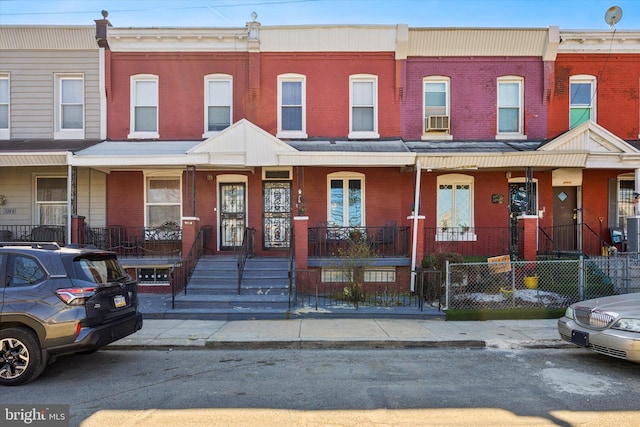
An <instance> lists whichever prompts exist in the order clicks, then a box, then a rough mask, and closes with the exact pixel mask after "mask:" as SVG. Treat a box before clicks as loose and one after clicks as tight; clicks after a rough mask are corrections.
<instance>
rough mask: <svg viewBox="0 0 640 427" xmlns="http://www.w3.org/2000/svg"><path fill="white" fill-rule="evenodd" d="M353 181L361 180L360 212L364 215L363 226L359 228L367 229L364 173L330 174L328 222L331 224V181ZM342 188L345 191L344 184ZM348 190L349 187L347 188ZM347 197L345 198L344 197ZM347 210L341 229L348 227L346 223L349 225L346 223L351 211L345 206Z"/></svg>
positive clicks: (344, 212)
mask: <svg viewBox="0 0 640 427" xmlns="http://www.w3.org/2000/svg"><path fill="white" fill-rule="evenodd" d="M351 179H357V180H360V183H361V185H360V189H361V191H362V200H361V201H360V210H361V213H362V224H360V225H359V226H358V227H366V225H367V218H366V212H367V210H366V207H365V200H366V197H365V196H366V193H365V175H364V174H363V173H358V172H334V173H330V174H328V175H327V221H328V222H331V180H342V181H343V182H345V181H347V182H348V181H349V180H351ZM342 188H343V189H344V188H345V187H344V184H343V186H342ZM347 188H348V186H347ZM343 197H345V196H343ZM344 207H345V209H344V211H343V212H342V216H343V217H342V224H340V225H338V226H339V227H347V225H345V222H346V223H348V221H345V216H347V215H348V211H349V209H347V206H346V205H344Z"/></svg>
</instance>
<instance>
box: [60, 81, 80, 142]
mask: <svg viewBox="0 0 640 427" xmlns="http://www.w3.org/2000/svg"><path fill="white" fill-rule="evenodd" d="M64 80H81V81H82V129H63V128H62V82H63V81H64ZM84 90H85V85H84V75H83V74H55V109H54V121H55V124H54V126H55V130H54V132H53V139H84V135H85V128H86V116H85V112H86V110H85V109H86V97H85V94H84Z"/></svg>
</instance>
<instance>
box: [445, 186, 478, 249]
mask: <svg viewBox="0 0 640 427" xmlns="http://www.w3.org/2000/svg"><path fill="white" fill-rule="evenodd" d="M473 183H474V180H473V177H471V176H467V175H461V174H450V175H441V176H439V177H438V208H437V209H438V233H437V240H475V235H473V233H472V232H469V230H473V226H474V225H473V224H474V213H473Z"/></svg>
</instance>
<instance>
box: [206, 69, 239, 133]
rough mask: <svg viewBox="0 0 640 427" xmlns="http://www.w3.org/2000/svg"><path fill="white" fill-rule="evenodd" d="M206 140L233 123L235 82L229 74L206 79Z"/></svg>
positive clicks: (212, 75) (213, 75)
mask: <svg viewBox="0 0 640 427" xmlns="http://www.w3.org/2000/svg"><path fill="white" fill-rule="evenodd" d="M204 85H205V86H204V92H205V97H204V98H205V106H204V111H205V117H204V123H205V128H204V135H202V136H203V137H204V138H206V137H209V136H212V135H215V134H216V133H217V132H220V131H222V130H224V129H226V128H228V127H229V126H231V121H232V117H233V114H232V111H233V110H232V105H233V80H232V77H231V76H230V75H228V74H211V75H208V76H205V78H204Z"/></svg>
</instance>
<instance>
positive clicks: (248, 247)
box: [238, 227, 256, 295]
mask: <svg viewBox="0 0 640 427" xmlns="http://www.w3.org/2000/svg"><path fill="white" fill-rule="evenodd" d="M255 232H256V230H255V228H249V227H247V228H245V230H244V235H243V237H242V246H241V247H240V253H239V254H238V295H240V293H241V289H242V276H243V275H244V267H245V264H246V263H247V258H248V257H249V256H253V255H254V254H253V249H254V248H253V241H254V237H255Z"/></svg>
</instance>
